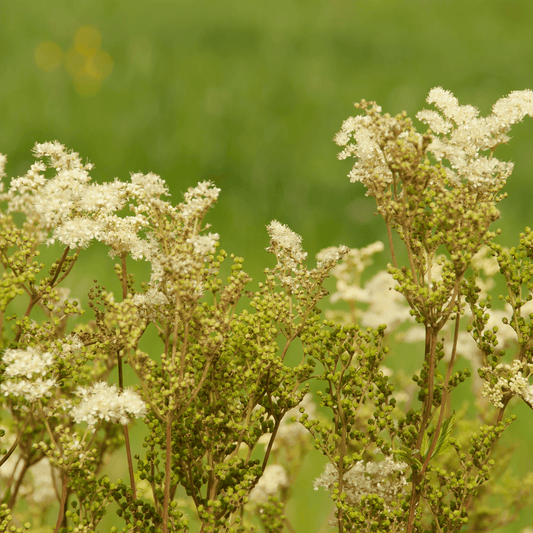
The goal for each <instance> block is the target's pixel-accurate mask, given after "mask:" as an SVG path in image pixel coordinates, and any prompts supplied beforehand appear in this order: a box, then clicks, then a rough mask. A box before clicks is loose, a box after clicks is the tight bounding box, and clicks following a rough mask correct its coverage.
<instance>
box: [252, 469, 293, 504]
mask: <svg viewBox="0 0 533 533" xmlns="http://www.w3.org/2000/svg"><path fill="white" fill-rule="evenodd" d="M288 485H289V477H288V476H287V472H285V468H283V467H282V466H281V465H278V464H272V465H268V466H267V467H266V468H265V471H264V472H263V475H262V476H261V479H260V480H259V481H258V482H257V485H256V486H255V487H254V488H253V489H252V491H251V492H250V500H251V501H255V502H257V503H265V502H267V501H268V498H269V497H270V496H274V494H276V492H277V491H278V490H279V489H280V488H284V487H287V486H288Z"/></svg>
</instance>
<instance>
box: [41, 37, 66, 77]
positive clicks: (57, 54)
mask: <svg viewBox="0 0 533 533" xmlns="http://www.w3.org/2000/svg"><path fill="white" fill-rule="evenodd" d="M62 57H63V52H62V50H61V48H59V45H57V44H56V43H54V42H52V41H42V42H41V43H39V44H38V45H37V48H36V49H35V54H34V58H35V63H36V65H37V66H38V67H39V68H40V69H42V70H44V71H46V72H52V71H53V70H55V69H56V68H57V67H59V65H61V59H62Z"/></svg>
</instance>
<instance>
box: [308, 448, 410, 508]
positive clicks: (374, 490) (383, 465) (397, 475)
mask: <svg viewBox="0 0 533 533" xmlns="http://www.w3.org/2000/svg"><path fill="white" fill-rule="evenodd" d="M407 467H408V465H407V464H406V463H403V462H395V461H394V460H393V459H392V458H391V457H385V459H384V460H383V461H380V462H368V463H366V462H364V461H358V462H357V463H356V464H355V465H354V466H353V468H352V469H350V470H349V471H348V472H346V473H345V474H344V476H343V482H344V492H346V496H347V502H348V503H349V504H350V505H352V506H356V505H358V504H359V502H360V500H361V497H362V496H366V495H369V494H376V495H377V496H379V497H380V498H383V500H384V501H385V504H386V505H388V506H390V504H391V503H392V502H393V501H395V500H396V498H397V497H398V494H400V493H401V492H402V490H403V487H404V486H405V485H407V481H406V479H405V475H404V471H405V469H406V468H407ZM338 481H339V474H338V472H337V470H336V468H335V467H334V466H333V465H332V464H331V463H328V464H327V465H326V469H325V470H324V472H323V473H322V475H320V476H319V477H318V478H316V479H315V481H314V482H313V487H314V489H315V490H318V488H319V487H324V488H325V489H326V490H328V491H329V492H330V493H331V492H332V491H333V489H334V488H335V487H334V484H335V483H338Z"/></svg>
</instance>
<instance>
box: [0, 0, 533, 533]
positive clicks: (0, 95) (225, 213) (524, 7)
mask: <svg viewBox="0 0 533 533" xmlns="http://www.w3.org/2000/svg"><path fill="white" fill-rule="evenodd" d="M532 27H533V4H532V3H531V1H530V0H508V1H506V0H483V1H482V0H469V1H467V0H270V1H267V2H260V1H257V0H248V1H246V0H225V1H223V2H216V1H212V0H208V1H198V0H197V1H190V0H174V1H170V0H153V1H151V2H147V1H139V0H133V1H132V0H130V1H128V2H126V1H116V0H106V1H96V0H83V1H79V2H70V1H66V0H65V1H60V0H49V1H48V2H38V1H36V0H35V1H30V0H17V1H16V2H7V1H6V0H3V1H1V3H0V28H1V30H0V152H1V153H4V154H7V155H8V166H7V173H8V176H17V175H22V174H23V173H25V172H26V170H27V169H28V168H29V166H30V164H31V163H32V162H33V158H32V156H31V155H30V150H31V148H32V146H33V145H34V143H35V142H44V141H48V140H55V139H57V140H59V141H60V142H61V143H63V144H65V145H66V146H67V147H68V148H70V149H73V150H75V151H77V152H79V153H80V155H81V156H82V157H83V158H84V159H85V158H88V159H89V160H90V161H91V162H93V163H94V164H95V169H94V171H93V172H92V175H93V177H94V179H95V180H97V181H100V182H101V181H108V180H113V179H114V178H115V177H118V178H119V179H121V180H127V179H128V177H129V174H130V172H144V173H147V172H149V171H152V172H155V173H156V174H159V175H161V176H162V177H163V178H164V179H165V180H166V181H167V183H168V185H169V188H170V190H171V193H172V197H173V201H174V202H179V201H180V200H181V194H182V193H183V192H185V191H186V190H187V188H188V187H191V186H194V185H195V184H196V183H197V182H199V181H202V180H206V179H209V180H212V181H213V182H214V183H215V184H216V185H217V186H218V187H220V188H221V189H222V190H221V193H220V197H219V201H218V203H217V204H216V206H215V208H214V209H213V210H212V212H211V213H210V214H209V215H208V219H207V220H208V222H210V223H211V224H212V225H213V227H212V229H211V231H214V232H218V233H219V234H220V236H221V243H222V247H223V248H224V249H226V250H227V251H228V252H229V253H235V254H236V255H239V256H242V257H244V258H245V270H246V271H247V272H249V273H250V274H251V275H252V277H254V278H255V280H256V281H257V280H258V279H260V278H261V271H262V269H263V268H264V267H265V266H272V265H273V261H272V258H271V257H270V256H269V254H267V252H266V251H265V247H266V246H267V245H268V235H267V233H266V229H265V226H266V225H267V224H268V223H269V222H270V221H271V220H272V219H277V220H279V221H280V222H282V223H285V224H288V225H289V227H291V228H292V229H293V230H294V231H296V232H297V233H299V234H300V235H302V237H303V246H304V248H305V249H306V250H307V251H308V252H309V258H310V264H314V255H315V254H316V253H317V252H318V251H319V250H321V249H322V248H325V247H327V246H333V245H339V244H346V245H348V246H350V247H363V246H365V245H367V244H369V243H371V242H374V241H375V240H378V239H380V240H385V236H386V233H385V228H384V225H383V223H382V222H381V220H380V219H377V217H374V216H373V213H374V203H373V200H372V199H370V198H367V197H365V196H364V189H363V188H362V186H360V185H358V184H357V185H354V184H350V183H349V180H348V178H347V177H346V174H347V173H348V172H349V170H350V168H351V164H352V163H351V161H338V160H337V159H336V154H337V152H338V147H337V146H336V145H335V144H334V143H333V142H332V140H331V139H332V137H333V135H334V134H335V133H336V132H337V131H338V130H339V129H340V126H341V123H342V121H343V120H344V119H346V118H347V117H348V116H350V115H352V114H353V112H354V108H353V102H356V101H359V100H360V99H362V98H366V99H367V100H376V101H377V102H378V103H379V104H380V105H381V106H382V107H383V110H384V111H388V112H390V113H398V112H400V111H402V110H404V109H405V110H406V111H407V112H408V113H409V114H410V115H411V116H414V114H415V113H416V111H417V110H419V109H421V108H422V107H424V105H425V102H424V100H425V98H426V96H427V93H428V91H429V90H430V89H431V88H432V87H435V86H442V87H444V88H445V89H449V90H451V91H452V92H454V94H455V95H456V96H457V97H458V98H459V101H460V103H462V104H466V103H470V104H473V105H476V106H478V107H479V108H480V110H481V112H482V114H486V113H488V112H489V111H490V107H491V106H492V104H493V103H494V102H495V101H496V100H497V99H498V98H500V97H501V96H503V95H505V94H508V93H509V92H510V91H512V90H518V89H525V88H533V79H532V70H531V65H532V64H533V40H532V39H531V28H532ZM528 120H529V119H527V118H526V121H525V122H524V123H523V124H520V125H518V126H516V127H515V128H514V129H513V132H512V135H513V137H514V138H513V140H512V141H511V143H510V144H509V146H505V147H501V148H500V149H499V150H498V152H497V155H499V156H501V157H502V158H506V159H511V160H513V161H514V162H515V172H514V174H513V176H512V177H511V178H510V179H509V183H508V187H507V191H508V193H509V198H508V199H507V200H504V201H503V202H502V203H501V204H500V208H501V211H502V219H501V221H500V223H499V224H498V225H499V226H500V227H502V228H503V230H504V238H503V241H504V243H505V244H508V245H512V244H515V243H516V242H517V236H518V232H519V231H520V230H521V229H522V228H523V227H524V226H525V225H528V224H529V225H531V213H532V209H531V198H532V196H533V181H532V180H531V179H530V172H531V169H532V168H533V121H530V120H529V121H528ZM421 129H422V130H423V129H424V127H423V126H422V127H421ZM505 235H507V236H505ZM382 255H383V258H382V262H381V263H380V264H377V265H376V268H377V267H379V268H384V266H385V264H386V262H387V261H388V255H387V254H382ZM85 257H86V259H85V260H84V265H85V270H83V271H81V272H79V273H77V274H76V275H75V276H77V277H75V278H74V279H75V280H76V283H77V285H78V289H79V290H80V291H81V292H83V291H84V290H85V289H86V288H88V287H89V285H90V284H91V280H92V279H93V278H95V277H98V278H99V279H102V278H101V273H100V265H101V263H100V260H99V259H98V258H99V257H100V255H99V252H98V249H97V248H95V249H94V250H93V249H89V250H87V252H86V256H85ZM110 264H111V263H110ZM139 268H140V269H141V270H142V269H143V268H144V267H143V266H142V265H139ZM144 271H145V272H147V270H146V269H144ZM104 280H105V278H104ZM256 281H255V282H254V284H253V285H254V286H255V284H256ZM76 296H81V294H76ZM522 414H523V415H524V419H523V420H531V418H530V412H523V413H522ZM520 424H521V425H520V426H519V427H517V428H513V431H515V430H519V432H518V434H517V435H515V437H514V438H515V440H516V439H518V440H520V439H521V440H523V446H521V447H520V449H519V455H518V456H517V457H518V459H517V466H518V467H519V468H520V469H523V466H524V463H523V462H524V461H528V460H529V463H528V465H529V467H531V466H532V465H531V463H532V460H531V459H530V458H529V457H530V455H531V453H530V451H531V444H530V443H531V437H532V436H533V435H531V432H532V430H531V429H530V428H531V426H532V424H531V423H530V422H528V423H525V422H521V423H520ZM526 426H527V427H526ZM520 461H522V462H520ZM312 468H314V469H315V470H316V468H315V467H314V466H313V467H312ZM317 468H318V470H320V469H321V466H319V467H317ZM313 475H316V473H313ZM310 479H312V476H311V477H310ZM324 505H326V495H325V494H317V493H313V491H311V492H310V493H309V492H308V493H307V495H306V499H305V500H303V501H302V502H300V503H299V504H298V505H296V506H295V507H294V508H293V509H292V510H291V514H292V516H291V518H293V519H295V520H296V524H297V526H298V528H299V529H298V531H301V532H306V531H316V530H317V528H318V527H319V524H320V522H321V518H320V519H319V516H320V517H323V516H324V515H325V514H327V512H328V510H329V509H326V510H325V511H323V507H324ZM530 514H531V509H529V510H528V511H527V512H524V513H523V516H522V519H521V521H520V523H517V524H515V525H513V526H510V527H508V528H506V529H502V531H505V532H515V531H520V529H521V528H523V527H525V526H527V525H533V522H532V520H531V518H530V517H529V515H530ZM296 517H299V519H296ZM300 518H301V519H300Z"/></svg>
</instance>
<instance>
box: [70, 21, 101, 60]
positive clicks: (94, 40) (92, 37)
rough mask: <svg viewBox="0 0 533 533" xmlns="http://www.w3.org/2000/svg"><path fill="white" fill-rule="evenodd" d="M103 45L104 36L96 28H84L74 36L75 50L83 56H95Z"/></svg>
mask: <svg viewBox="0 0 533 533" xmlns="http://www.w3.org/2000/svg"><path fill="white" fill-rule="evenodd" d="M101 44H102V35H101V34H100V32H99V31H98V30H97V29H96V28H95V27H94V26H82V27H81V28H80V29H79V30H78V31H77V32H76V35H74V48H75V50H76V52H79V53H80V54H82V55H85V56H90V55H92V54H94V53H95V52H97V51H98V50H99V49H100V45H101Z"/></svg>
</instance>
